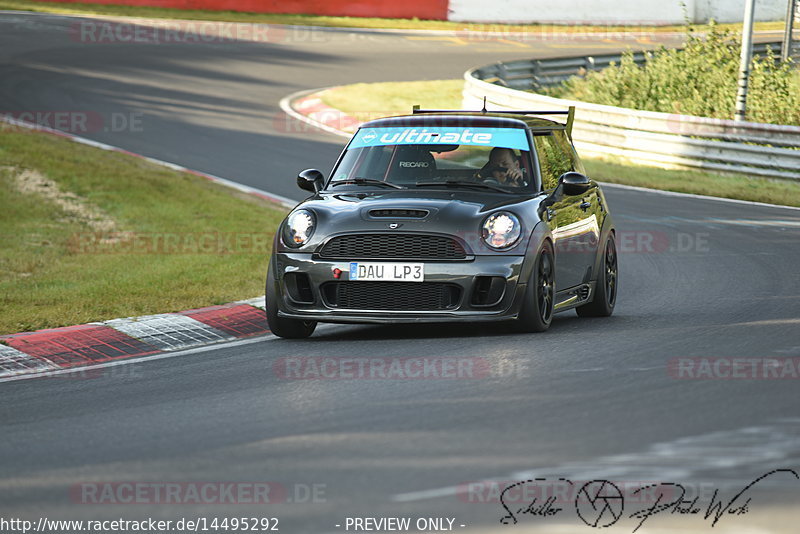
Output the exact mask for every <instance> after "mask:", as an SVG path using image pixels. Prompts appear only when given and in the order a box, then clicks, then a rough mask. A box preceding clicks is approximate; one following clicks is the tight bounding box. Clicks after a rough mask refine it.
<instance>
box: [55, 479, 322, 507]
mask: <svg viewBox="0 0 800 534" xmlns="http://www.w3.org/2000/svg"><path fill="white" fill-rule="evenodd" d="M325 492H326V485H325V484H322V483H293V484H283V483H280V482H133V481H118V482H81V483H78V484H73V485H72V486H70V488H69V496H70V500H71V501H72V502H73V503H75V504H95V505H97V504H99V505H103V504H107V505H111V504H169V505H173V504H201V505H212V504H275V503H295V504H313V503H324V502H326V497H325Z"/></svg>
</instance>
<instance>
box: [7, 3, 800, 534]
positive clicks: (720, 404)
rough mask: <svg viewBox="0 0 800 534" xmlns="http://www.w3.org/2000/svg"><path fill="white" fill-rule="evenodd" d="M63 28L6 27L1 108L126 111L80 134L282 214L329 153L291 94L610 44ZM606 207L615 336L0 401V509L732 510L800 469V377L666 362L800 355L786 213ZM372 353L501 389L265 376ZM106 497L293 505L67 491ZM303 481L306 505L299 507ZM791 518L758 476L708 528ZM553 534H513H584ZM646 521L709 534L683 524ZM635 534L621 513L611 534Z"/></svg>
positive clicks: (289, 349)
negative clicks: (94, 34)
mask: <svg viewBox="0 0 800 534" xmlns="http://www.w3.org/2000/svg"><path fill="white" fill-rule="evenodd" d="M72 24H75V21H74V19H69V18H62V17H50V16H33V15H21V14H6V15H2V16H0V103H1V104H0V110H3V111H4V112H8V111H11V112H14V113H19V112H23V111H44V110H91V111H93V112H96V113H99V114H101V115H103V116H110V115H111V114H122V115H123V116H131V114H134V116H135V117H137V118H138V119H140V120H141V128H139V129H131V128H128V129H125V130H123V131H105V129H104V128H101V129H98V130H97V131H95V132H92V133H91V134H90V135H86V136H87V137H91V138H93V139H96V140H99V141H103V142H107V143H110V144H114V145H117V146H121V147H123V148H126V149H128V150H131V151H134V152H139V153H142V154H145V155H148V156H152V157H156V158H160V159H163V160H166V161H171V162H175V163H179V164H181V165H185V166H187V167H190V168H194V169H197V170H201V171H205V172H209V173H212V174H216V175H218V176H223V177H226V178H229V179H232V180H235V181H239V182H241V183H245V184H248V185H251V186H255V187H259V188H262V189H265V190H268V191H271V192H274V193H277V194H280V195H283V196H287V197H290V198H293V199H300V198H302V194H301V193H302V192H301V191H300V190H299V189H297V188H296V187H295V185H294V177H295V176H296V173H297V171H298V170H300V169H303V168H307V167H318V168H321V169H324V170H325V171H327V170H328V169H329V168H330V165H331V163H332V162H333V160H334V158H335V157H336V155H337V154H338V153H339V151H340V150H341V147H342V142H343V140H342V139H341V138H338V137H334V136H330V135H327V134H320V133H315V132H302V133H296V132H291V131H290V132H287V131H284V130H285V129H286V128H285V127H283V126H281V125H282V124H286V122H285V119H284V118H283V117H282V115H281V112H280V109H279V107H278V102H279V100H280V99H281V98H283V97H284V96H286V95H287V94H289V93H292V92H295V91H298V90H303V89H312V88H316V87H323V86H331V85H338V84H344V83H353V82H362V81H384V80H415V79H445V78H456V77H459V76H460V75H461V74H462V73H463V71H464V70H466V69H467V68H468V67H471V66H475V65H480V64H484V63H489V62H491V61H495V60H499V59H513V58H526V57H533V56H535V55H542V56H544V55H549V56H552V55H570V54H576V53H579V52H583V51H589V50H598V49H600V48H599V47H602V49H603V50H609V49H611V47H612V46H616V47H620V46H621V44H620V43H613V42H612V43H609V42H605V41H599V42H592V41H590V40H577V41H566V42H547V43H525V46H524V47H523V46H518V44H519V43H518V44H509V43H506V42H494V41H469V40H467V41H466V42H457V41H455V40H453V39H447V38H443V37H441V36H430V37H425V36H424V35H403V34H379V33H370V32H363V33H349V32H330V31H322V30H315V31H314V32H313V34H312V35H311V36H308V37H306V38H301V37H300V34H297V36H296V37H295V38H293V39H288V38H286V37H285V34H284V36H283V37H282V38H281V39H282V40H280V42H275V43H264V42H258V43H248V42H237V43H207V44H170V45H163V44H162V45H145V44H139V45H137V44H99V43H94V44H92V43H81V42H76V41H75V40H74V39H72V38H71V37H70V36H71V35H72V34H71V33H70V25H72ZM306 35H309V34H306ZM462 41H464V40H462ZM641 45H642V46H644V45H646V46H653V44H652V43H642V44H641ZM112 179H113V178H112ZM606 193H607V196H608V200H609V203H610V207H611V209H612V212H613V214H614V217H615V221H616V224H617V229H618V231H619V233H620V236H622V237H621V239H620V245H619V246H620V248H621V254H620V256H621V257H620V264H621V266H620V267H621V272H620V277H621V284H622V286H621V289H620V294H619V301H618V304H617V310H616V313H615V315H614V316H613V317H612V318H609V319H594V320H587V319H579V318H578V317H577V316H576V315H575V314H574V313H573V312H567V313H566V314H564V315H558V316H556V319H555V320H554V323H553V326H552V328H551V330H550V331H549V332H547V333H545V334H542V335H517V334H512V333H510V332H508V331H507V329H505V328H502V327H499V326H496V325H477V326H476V325H452V326H447V327H441V326H402V327H399V326H393V327H378V326H338V325H337V326H333V325H331V326H324V327H320V328H319V329H318V330H317V333H316V334H315V335H314V336H313V337H312V338H310V339H308V340H305V341H286V340H280V339H276V338H274V337H272V336H267V337H263V338H259V339H255V340H248V341H247V342H243V343H242V342H240V343H233V344H230V345H228V346H223V347H219V348H213V349H212V350H206V351H195V352H191V351H189V353H186V354H177V355H175V356H174V357H170V358H166V359H161V360H154V361H144V362H136V363H132V364H130V365H125V366H121V367H119V368H116V369H117V371H116V372H115V373H113V374H112V375H111V376H105V377H100V378H97V379H93V380H79V379H74V380H70V379H67V378H61V379H56V378H53V379H44V380H23V381H19V382H10V383H3V384H0V431H2V439H0V496H2V499H0V516H3V517H12V516H13V517H27V518H38V517H40V516H42V515H45V516H47V517H49V518H60V519H70V518H86V519H88V518H92V519H98V518H116V517H120V516H122V517H125V518H131V519H133V518H144V517H148V516H151V517H164V518H173V517H189V516H205V517H214V516H218V517H224V516H234V515H247V516H277V517H279V518H280V520H281V531H283V532H289V533H327V532H343V531H344V529H343V528H337V527H336V525H344V521H345V518H346V517H348V516H374V517H378V516H389V515H392V516H395V515H406V516H411V517H421V516H433V517H440V516H441V517H454V518H456V524H455V527H456V530H460V531H464V532H493V531H494V529H495V528H498V529H499V527H503V525H500V518H501V517H502V516H503V515H504V511H503V510H502V508H501V507H500V505H499V504H498V503H497V502H490V503H482V502H475V499H470V498H469V497H468V496H465V495H464V494H463V493H459V492H458V490H457V489H458V487H459V485H460V484H463V483H466V482H469V481H481V480H487V479H488V480H495V481H514V480H524V479H527V478H533V477H568V478H571V479H573V480H580V481H588V480H592V479H608V480H619V481H639V482H654V481H660V482H665V481H671V482H682V483H685V484H687V485H690V484H691V485H693V487H694V488H703V489H704V490H707V489H708V488H714V487H720V488H722V489H723V491H724V492H726V494H727V495H732V494H735V492H736V490H737V489H741V488H742V487H744V486H745V485H746V484H747V483H749V482H750V481H752V480H753V479H754V478H755V477H757V476H759V475H761V474H764V473H766V472H767V471H770V470H772V469H778V468H794V469H796V470H800V416H798V414H797V411H798V408H799V407H800V395H798V380H797V379H792V378H783V379H770V378H763V379H736V378H734V379H692V378H689V377H686V376H678V375H677V374H676V373H675V372H674V369H673V372H671V371H670V369H671V367H670V365H671V363H670V362H674V361H676V359H679V358H747V359H754V358H758V359H761V358H783V359H786V358H800V275H798V272H800V271H799V270H798V265H800V246H798V243H799V242H800V211H797V210H790V209H780V208H771V207H764V206H754V205H747V204H741V203H731V202H721V201H714V200H703V199H696V198H688V197H681V196H670V195H662V194H657V193H651V192H642V191H633V190H627V189H621V188H612V187H609V188H607V189H606ZM265 265H266V259H265ZM253 276H254V277H259V278H260V277H262V276H263V273H253ZM373 356H380V357H396V358H407V357H421V356H438V357H459V358H473V359H474V361H481V362H488V364H489V365H490V367H491V369H492V370H493V372H494V373H495V374H494V375H492V376H484V377H480V378H472V379H464V380H459V379H429V380H413V379H412V380H346V379H342V380H324V379H320V380H297V379H290V378H289V379H287V378H286V377H283V376H281V373H280V372H276V370H277V369H278V368H277V367H276V365H275V364H276V362H277V361H280V359H281V358H289V357H344V358H358V357H373ZM114 481H128V482H131V481H138V482H188V481H208V482H213V481H228V482H236V481H241V482H244V481H270V482H276V483H278V484H280V485H281V486H282V487H286V488H289V489H290V491H289V493H290V500H293V501H295V502H285V503H277V504H270V505H266V506H265V505H261V506H256V505H247V504H239V505H226V504H216V505H213V504H212V505H197V504H191V503H189V504H180V505H166V504H158V503H156V504H140V505H109V504H105V505H101V504H96V505H91V504H82V503H80V502H76V500H75V499H74V498H73V497H72V496H71V494H70V488H73V487H74V485H75V484H81V483H87V482H114ZM315 485H316V487H317V488H318V490H319V492H320V495H318V498H317V499H315V501H316V502H308V501H309V500H313V499H304V498H303V496H302V495H296V496H295V498H291V495H292V494H294V493H295V492H300V493H302V492H303V491H304V490H303V488H307V487H312V486H315ZM298 488H299V489H298ZM297 501H299V502H297ZM799 501H800V482H798V481H797V480H793V479H791V477H788V476H786V477H773V478H772V479H771V480H770V481H768V482H765V483H764V486H763V491H762V492H761V493H759V494H758V495H757V496H755V497H754V500H753V502H752V503H751V504H750V508H751V510H752V511H751V513H750V514H748V515H746V516H741V517H737V518H735V519H729V520H727V521H728V522H727V523H725V521H721V522H720V525H719V526H718V527H716V528H717V530H719V531H722V532H738V530H725V529H726V528H728V529H735V528H741V529H743V530H742V531H744V529H746V528H747V527H748V526H750V527H761V528H764V529H766V530H761V531H762V532H794V531H795V530H794V528H795V527H792V526H791V525H790V523H789V518H793V521H794V522H795V525H796V521H797V503H798V502H799ZM561 518H562V519H560V520H559V518H555V519H554V518H539V517H537V518H526V519H525V521H524V522H521V523H520V524H519V525H517V526H516V528H515V527H512V526H507V527H504V530H506V531H515V532H525V531H529V530H536V529H538V528H541V529H543V531H550V532H554V531H556V530H554V528H553V527H552V525H553V524H555V523H556V522H559V521H560V522H563V523H564V524H565V525H567V527H564V528H565V530H564V532H575V531H582V529H581V530H578V529H579V527H585V525H584V524H583V523H579V522H576V521H578V520H577V519H575V517H574V515H573V516H566V512H564V513H562V516H561ZM649 521H650V522H649V523H648V526H650V527H653V528H654V529H655V528H656V527H666V526H668V525H671V524H672V522H674V521H686V522H687V524H690V525H692V526H691V527H687V528H692V529H693V530H692V531H698V532H699V531H705V530H706V529H710V528H711V527H710V525H709V524H708V522H705V521H703V520H702V519H699V518H696V517H688V518H680V519H676V518H674V517H658V518H652V519H650V520H649ZM620 523H622V522H620ZM462 524H463V525H465V526H464V527H463V528H461V527H460V525H462ZM633 526H634V524H633V523H631V520H630V519H629V520H628V522H627V523H626V524H625V525H624V526H623V525H621V524H620V525H618V526H615V527H614V529H613V531H615V532H616V531H619V532H630V531H631V530H632V529H633ZM537 531H538V530H537ZM644 531H645V530H644V529H643V530H640V531H639V532H644ZM648 532H660V530H652V531H648Z"/></svg>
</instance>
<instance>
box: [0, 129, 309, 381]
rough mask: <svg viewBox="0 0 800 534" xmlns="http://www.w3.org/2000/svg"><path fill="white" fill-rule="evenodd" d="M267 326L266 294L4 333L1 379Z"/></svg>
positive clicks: (283, 202)
mask: <svg viewBox="0 0 800 534" xmlns="http://www.w3.org/2000/svg"><path fill="white" fill-rule="evenodd" d="M0 120H4V121H5V122H7V123H8V124H11V125H13V126H17V127H20V128H26V129H30V130H38V131H42V132H45V133H48V134H52V135H56V136H59V137H63V138H66V139H70V140H71V141H75V142H76V143H81V144H84V145H88V146H91V147H94V148H99V149H101V150H108V151H112V152H120V153H123V154H128V155H130V156H134V157H137V158H141V159H144V160H147V161H149V162H151V163H154V164H156V165H160V166H162V167H167V168H170V169H172V170H176V171H179V172H187V173H190V174H194V175H196V176H200V177H202V178H206V179H207V180H210V181H212V182H216V183H219V184H221V185H224V186H226V187H230V188H232V189H235V190H237V191H241V192H243V193H247V194H251V195H256V196H258V197H259V198H262V199H265V200H268V201H271V202H274V203H276V204H278V205H280V206H282V207H284V208H292V207H294V206H295V204H296V202H295V201H293V200H291V199H289V198H286V197H282V196H280V195H275V194H273V193H269V192H267V191H262V190H260V189H256V188H254V187H250V186H246V185H242V184H238V183H236V182H232V181H230V180H226V179H225V178H220V177H218V176H214V175H211V174H207V173H203V172H199V171H195V170H192V169H188V168H186V167H183V166H181V165H177V164H175V163H170V162H166V161H161V160H158V159H154V158H150V157H147V156H143V155H141V154H136V153H134V152H130V151H128V150H125V149H123V148H119V147H115V146H112V145H107V144H105V143H99V142H97V141H92V140H91V139H86V138H84V137H80V136H77V135H72V134H69V133H66V132H62V131H60V130H56V129H53V128H49V127H46V126H41V125H37V124H33V123H30V122H26V121H21V120H17V119H13V118H10V117H2V116H0ZM268 332H269V329H268V328H267V322H266V317H265V315H264V297H258V298H255V299H251V300H245V301H240V302H234V303H231V304H225V305H221V306H210V307H207V308H200V309H196V310H186V311H183V312H178V313H166V314H160V315H148V316H144V317H129V318H125V319H113V320H110V321H104V322H97V323H89V324H84V325H77V326H67V327H63V328H54V329H49V330H38V331H36V332H24V333H19V334H10V335H4V336H0V379H3V378H9V377H14V376H19V375H33V374H37V375H45V376H46V375H47V374H48V373H54V372H59V371H62V370H64V369H71V368H75V367H84V366H92V365H97V364H105V363H108V362H114V361H117V360H123V359H129V358H134V357H141V356H149V355H157V354H160V353H164V352H170V351H177V350H185V349H188V348H193V347H197V346H200V345H207V344H210V343H219V342H224V341H232V340H237V339H241V338H246V337H252V336H257V335H261V334H266V333H268Z"/></svg>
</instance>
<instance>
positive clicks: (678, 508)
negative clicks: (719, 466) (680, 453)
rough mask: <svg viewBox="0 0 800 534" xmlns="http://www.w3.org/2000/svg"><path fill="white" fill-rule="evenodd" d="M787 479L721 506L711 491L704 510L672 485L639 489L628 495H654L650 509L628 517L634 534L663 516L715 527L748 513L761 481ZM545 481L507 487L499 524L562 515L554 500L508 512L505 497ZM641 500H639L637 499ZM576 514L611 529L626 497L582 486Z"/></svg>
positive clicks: (606, 486) (600, 486) (597, 483)
mask: <svg viewBox="0 0 800 534" xmlns="http://www.w3.org/2000/svg"><path fill="white" fill-rule="evenodd" d="M779 474H783V475H790V476H793V477H794V478H795V479H797V480H800V474H798V473H797V471H795V470H794V469H774V470H772V471H769V472H767V473H765V474H763V475H761V476H760V477H758V478H756V479H755V480H753V481H752V482H750V483H749V484H747V485H746V486H745V487H744V488H742V490H741V491H739V492H738V493H737V494H736V495H734V496H733V497H732V498H731V499H730V500H728V501H727V502H724V501H723V500H722V499H721V498H720V497H719V489H715V490H714V494H713V495H712V496H711V499H710V500H709V502H708V504H707V506H705V507H703V506H702V505H700V504H698V501H699V500H700V497H695V498H694V499H692V500H688V499H686V488H685V487H684V486H683V485H681V484H677V483H675V482H659V483H655V484H646V485H643V486H639V487H637V488H636V489H634V490H633V491H632V492H630V495H631V496H636V495H639V496H642V495H644V494H645V492H648V493H649V494H651V495H656V494H657V497H655V498H654V500H653V502H652V505H650V506H647V507H640V508H638V509H636V510H635V511H633V512H632V513H631V514H630V515H628V517H629V518H630V519H636V520H638V524H637V525H636V527H635V528H634V529H633V532H636V531H637V530H639V529H640V528H641V527H642V525H644V523H645V521H647V520H648V519H649V518H651V517H653V516H655V515H657V514H660V513H662V512H669V513H671V514H681V515H698V516H699V515H702V517H703V520H705V521H709V520H710V521H711V526H712V527H713V526H715V525H716V524H717V522H719V521H720V520H721V519H722V518H723V517H731V516H740V515H745V514H747V513H748V512H749V511H750V508H749V507H750V503H751V501H752V497H749V496H748V494H749V492H750V490H751V489H752V488H753V487H754V486H756V485H757V484H759V483H760V482H761V481H763V480H765V479H767V478H769V477H772V476H775V475H779ZM546 481H547V479H545V478H536V479H532V480H522V481H519V482H515V483H514V484H511V485H509V486H507V487H506V488H505V489H503V491H502V492H501V493H500V504H501V505H502V506H503V508H504V509H505V511H506V515H504V516H503V517H502V518H501V519H500V522H501V523H503V524H506V525H515V524H517V523H518V522H519V518H520V517H521V516H525V515H528V516H539V517H549V516H555V515H557V514H559V513H560V512H561V511H563V508H560V507H558V506H556V502H557V499H556V497H554V496H551V497H549V498H547V499H546V500H544V501H539V500H538V499H537V498H536V497H534V498H533V499H531V501H530V502H528V503H526V506H524V507H521V508H518V509H517V510H516V511H512V510H511V508H509V503H508V502H507V501H508V497H509V492H510V491H512V490H515V489H517V490H519V489H520V487H523V486H525V485H528V484H538V483H539V482H546ZM558 482H563V483H565V484H568V485H570V486H573V485H574V483H573V482H572V481H570V480H568V479H565V478H559V479H558ZM640 500H641V499H640ZM574 505H575V511H576V513H577V515H578V517H579V518H580V519H581V520H582V521H583V522H584V523H586V525H588V526H590V527H594V528H604V527H610V526H611V525H613V524H614V523H616V522H617V521H619V520H620V518H622V515H623V513H624V510H625V496H624V495H623V492H622V491H621V490H620V489H619V487H618V486H617V485H616V484H614V483H613V482H610V481H608V480H592V481H590V482H587V483H585V484H583V486H581V488H580V490H578V492H577V494H576V495H575V499H574Z"/></svg>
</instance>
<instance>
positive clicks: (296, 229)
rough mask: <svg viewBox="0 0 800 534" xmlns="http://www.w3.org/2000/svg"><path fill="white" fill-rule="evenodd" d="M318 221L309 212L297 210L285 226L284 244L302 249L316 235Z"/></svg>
mask: <svg viewBox="0 0 800 534" xmlns="http://www.w3.org/2000/svg"><path fill="white" fill-rule="evenodd" d="M315 226H316V220H315V219H314V214H313V213H312V212H310V211H308V210H297V211H294V212H292V213H290V214H289V217H287V219H286V224H284V225H283V233H282V236H281V237H282V238H283V243H284V244H285V245H287V246H290V247H302V246H303V245H305V244H306V243H307V242H308V240H309V238H310V237H311V234H313V233H314V228H315Z"/></svg>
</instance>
